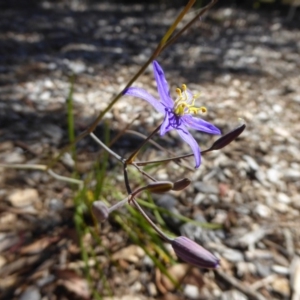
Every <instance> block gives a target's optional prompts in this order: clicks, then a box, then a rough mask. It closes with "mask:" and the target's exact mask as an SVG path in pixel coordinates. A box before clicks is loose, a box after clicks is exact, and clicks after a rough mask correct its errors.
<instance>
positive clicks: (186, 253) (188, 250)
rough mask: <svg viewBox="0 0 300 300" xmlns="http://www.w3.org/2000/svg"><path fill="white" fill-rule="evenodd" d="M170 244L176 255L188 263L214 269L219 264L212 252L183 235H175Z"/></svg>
mask: <svg viewBox="0 0 300 300" xmlns="http://www.w3.org/2000/svg"><path fill="white" fill-rule="evenodd" d="M171 244H172V247H173V249H174V251H175V253H176V255H177V256H178V257H179V258H181V259H182V260H183V261H185V262H187V263H189V264H192V265H194V266H197V267H199V268H209V269H215V268H217V267H218V266H219V264H220V260H219V259H218V258H216V257H215V256H214V255H213V254H212V253H210V252H209V251H208V250H206V249H204V248H203V247H201V246H200V245H198V244H197V243H195V242H194V241H192V240H190V239H189V238H187V237H185V236H179V237H177V238H176V239H174V240H173V241H172V243H171Z"/></svg>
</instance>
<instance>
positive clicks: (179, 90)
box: [176, 88, 181, 97]
mask: <svg viewBox="0 0 300 300" xmlns="http://www.w3.org/2000/svg"><path fill="white" fill-rule="evenodd" d="M176 94H178V96H179V97H181V89H180V88H177V89H176Z"/></svg>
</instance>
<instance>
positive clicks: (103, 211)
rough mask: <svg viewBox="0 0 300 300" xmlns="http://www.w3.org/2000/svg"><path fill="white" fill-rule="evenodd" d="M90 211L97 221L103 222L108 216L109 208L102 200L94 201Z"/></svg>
mask: <svg viewBox="0 0 300 300" xmlns="http://www.w3.org/2000/svg"><path fill="white" fill-rule="evenodd" d="M92 212H93V214H94V216H95V218H96V219H97V221H99V222H104V221H106V220H107V218H108V216H109V209H108V208H107V206H106V205H105V204H104V203H103V202H102V201H94V202H93V204H92Z"/></svg>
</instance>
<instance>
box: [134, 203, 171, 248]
mask: <svg viewBox="0 0 300 300" xmlns="http://www.w3.org/2000/svg"><path fill="white" fill-rule="evenodd" d="M130 201H132V203H133V204H134V206H135V207H136V209H137V210H138V211H139V212H140V213H141V214H142V215H143V217H144V218H145V219H146V220H147V222H148V223H149V224H150V225H151V227H152V228H153V229H154V230H155V231H156V232H157V233H158V235H159V236H160V237H161V238H162V239H163V240H165V241H166V242H168V243H172V241H173V239H171V238H169V237H168V236H167V235H166V234H164V233H163V232H162V231H161V230H160V229H159V228H158V227H157V226H156V224H155V223H154V222H153V221H152V220H151V219H150V218H149V217H148V215H147V214H146V213H145V212H144V210H143V209H142V208H141V207H140V205H139V204H138V202H137V201H136V200H135V199H134V197H132V198H131V199H130Z"/></svg>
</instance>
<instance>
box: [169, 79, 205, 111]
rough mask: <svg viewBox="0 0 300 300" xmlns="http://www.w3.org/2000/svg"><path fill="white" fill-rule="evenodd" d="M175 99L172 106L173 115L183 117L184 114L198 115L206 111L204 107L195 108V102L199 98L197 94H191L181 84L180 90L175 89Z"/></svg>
mask: <svg viewBox="0 0 300 300" xmlns="http://www.w3.org/2000/svg"><path fill="white" fill-rule="evenodd" d="M176 93H177V95H178V96H177V99H176V100H175V104H174V113H175V114H176V115H177V116H183V115H185V114H198V113H206V112H207V109H206V107H204V106H201V107H196V106H194V105H195V100H196V99H197V98H198V97H199V94H192V93H191V92H190V91H189V90H188V89H187V87H186V85H185V84H183V85H182V86H181V89H180V88H177V89H176Z"/></svg>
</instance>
